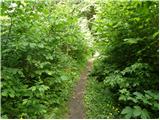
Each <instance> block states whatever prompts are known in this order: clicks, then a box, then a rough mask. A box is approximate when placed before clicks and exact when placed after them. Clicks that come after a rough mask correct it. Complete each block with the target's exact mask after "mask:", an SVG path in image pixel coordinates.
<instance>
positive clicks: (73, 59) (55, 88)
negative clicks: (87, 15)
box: [1, 1, 87, 118]
mask: <svg viewBox="0 0 160 120" xmlns="http://www.w3.org/2000/svg"><path fill="white" fill-rule="evenodd" d="M1 5H2V8H1V11H2V13H1V18H2V23H3V24H2V25H1V27H2V30H1V38H2V61H1V62H2V85H1V87H2V118H44V117H45V116H46V115H47V114H49V113H50V112H51V111H53V113H51V114H52V115H51V116H52V118H58V117H59V116H58V115H57V114H59V113H58V112H57V113H56V111H59V109H63V108H62V106H64V104H65V101H67V99H68V96H69V90H70V89H71V86H72V84H73V81H74V80H75V79H77V77H78V76H79V72H78V71H79V69H80V68H81V67H82V65H83V64H84V63H85V61H86V53H85V52H86V51H85V50H86V49H87V46H86V43H85V40H84V38H83V36H82V34H81V32H80V30H79V26H78V24H77V21H78V19H77V17H76V16H75V15H74V14H71V12H70V9H69V7H67V6H66V5H65V4H61V3H58V4H55V3H54V2H51V1H48V2H47V1H46V2H44V1H41V2H40V1H37V2H36V1H35V2H34V1H12V2H10V1H7V2H1Z"/></svg>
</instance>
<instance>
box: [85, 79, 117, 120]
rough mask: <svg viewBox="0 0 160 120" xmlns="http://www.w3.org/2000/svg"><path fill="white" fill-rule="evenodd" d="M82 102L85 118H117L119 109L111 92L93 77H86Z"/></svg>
mask: <svg viewBox="0 0 160 120" xmlns="http://www.w3.org/2000/svg"><path fill="white" fill-rule="evenodd" d="M84 102H85V103H84V104H85V110H86V118H87V119H107V118H108V119H112V118H118V115H119V109H118V107H116V106H117V105H116V103H114V101H113V99H112V96H111V94H110V93H108V92H107V89H105V87H104V85H103V84H102V83H101V82H98V81H96V80H94V79H93V78H89V79H88V83H87V87H86V90H85V97H84Z"/></svg>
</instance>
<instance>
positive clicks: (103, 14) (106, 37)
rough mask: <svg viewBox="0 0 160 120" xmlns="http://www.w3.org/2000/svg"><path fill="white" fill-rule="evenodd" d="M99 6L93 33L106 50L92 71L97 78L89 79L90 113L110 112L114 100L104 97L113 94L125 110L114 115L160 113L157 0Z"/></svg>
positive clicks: (95, 115)
mask: <svg viewBox="0 0 160 120" xmlns="http://www.w3.org/2000/svg"><path fill="white" fill-rule="evenodd" d="M97 6H99V7H98V9H97V11H96V13H97V15H96V19H95V21H94V22H93V26H92V33H93V34H94V36H95V39H96V43H97V44H96V47H97V48H98V49H99V51H100V54H101V55H100V56H99V58H98V59H97V60H96V61H95V62H94V70H93V72H92V74H91V76H90V79H93V80H96V81H98V82H96V81H92V82H91V81H90V83H89V84H90V85H89V88H88V89H89V91H90V92H88V91H86V98H85V99H86V101H87V103H86V114H87V115H88V117H89V118H108V117H109V115H108V112H107V110H108V109H110V107H107V105H108V104H110V103H109V102H110V100H108V101H107V100H105V99H107V98H108V96H109V94H111V95H110V98H112V100H111V101H112V102H113V103H115V104H116V105H118V109H119V110H120V112H119V115H117V116H114V112H113V113H112V114H113V116H112V117H110V118H128V119H129V118H143V119H145V118H148V119H149V118H158V117H159V103H158V102H159V86H158V85H159V75H158V74H159V63H158V34H159V32H158V24H159V23H158V16H159V14H158V1H138V0H137V1H126V2H120V1H108V2H104V3H99V4H97ZM105 90H107V94H106V95H105V94H103V92H104V91H105ZM100 98H102V99H100ZM110 105H111V106H112V104H110ZM100 106H101V107H100ZM113 107H114V105H113ZM91 108H92V109H91ZM103 108H105V109H103Z"/></svg>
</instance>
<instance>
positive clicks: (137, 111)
mask: <svg viewBox="0 0 160 120" xmlns="http://www.w3.org/2000/svg"><path fill="white" fill-rule="evenodd" d="M141 112H142V109H141V107H139V106H134V109H133V116H134V117H138V116H140V115H141Z"/></svg>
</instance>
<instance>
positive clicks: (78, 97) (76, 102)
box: [69, 58, 94, 119]
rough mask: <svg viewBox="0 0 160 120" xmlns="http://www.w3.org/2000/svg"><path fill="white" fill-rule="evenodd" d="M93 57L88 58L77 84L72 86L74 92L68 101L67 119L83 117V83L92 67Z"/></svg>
mask: <svg viewBox="0 0 160 120" xmlns="http://www.w3.org/2000/svg"><path fill="white" fill-rule="evenodd" d="M93 61H94V58H91V59H89V60H88V63H87V66H86V68H85V70H83V71H82V73H81V76H80V80H79V81H78V83H77V85H76V86H75V87H74V92H73V95H72V98H71V100H70V102H69V109H70V113H69V119H84V118H85V113H84V105H83V96H84V89H85V84H86V81H87V75H88V73H89V72H90V71H91V69H92V65H93Z"/></svg>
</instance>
